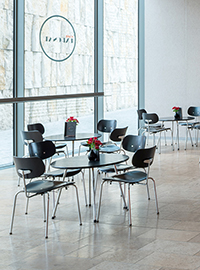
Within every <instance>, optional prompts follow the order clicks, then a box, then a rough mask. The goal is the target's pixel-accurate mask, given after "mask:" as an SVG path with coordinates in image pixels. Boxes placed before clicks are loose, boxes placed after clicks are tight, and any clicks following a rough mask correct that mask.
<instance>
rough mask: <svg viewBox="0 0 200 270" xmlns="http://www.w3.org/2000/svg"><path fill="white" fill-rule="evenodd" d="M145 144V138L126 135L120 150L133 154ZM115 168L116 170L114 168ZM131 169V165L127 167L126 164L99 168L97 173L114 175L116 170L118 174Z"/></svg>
mask: <svg viewBox="0 0 200 270" xmlns="http://www.w3.org/2000/svg"><path fill="white" fill-rule="evenodd" d="M145 142H146V137H145V136H140V135H127V136H126V137H124V139H123V141H122V149H123V150H124V151H127V152H130V153H134V152H136V151H137V150H138V149H143V148H145ZM115 167H116V168H115ZM132 168H133V165H132V164H131V165H128V164H127V163H126V164H117V165H116V166H106V167H101V168H99V171H100V172H102V173H105V174H108V173H115V172H116V169H117V171H118V172H121V171H123V172H125V171H127V170H130V169H132Z"/></svg>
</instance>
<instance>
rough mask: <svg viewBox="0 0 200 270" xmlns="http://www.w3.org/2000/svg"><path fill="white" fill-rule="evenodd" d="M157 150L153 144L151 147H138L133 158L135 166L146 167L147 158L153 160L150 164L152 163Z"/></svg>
mask: <svg viewBox="0 0 200 270" xmlns="http://www.w3.org/2000/svg"><path fill="white" fill-rule="evenodd" d="M155 151H156V146H153V147H151V148H145V149H138V150H137V151H136V152H135V154H134V155H133V158H132V164H133V166H135V167H137V168H146V167H148V163H146V162H145V161H146V160H151V163H150V165H152V163H153V159H154V155H155Z"/></svg>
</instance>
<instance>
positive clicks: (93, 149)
mask: <svg viewBox="0 0 200 270" xmlns="http://www.w3.org/2000/svg"><path fill="white" fill-rule="evenodd" d="M87 144H88V145H89V147H90V152H89V154H88V159H89V160H90V161H98V160H99V147H100V146H101V145H102V142H101V141H100V140H98V139H97V137H94V138H90V139H88V140H87Z"/></svg>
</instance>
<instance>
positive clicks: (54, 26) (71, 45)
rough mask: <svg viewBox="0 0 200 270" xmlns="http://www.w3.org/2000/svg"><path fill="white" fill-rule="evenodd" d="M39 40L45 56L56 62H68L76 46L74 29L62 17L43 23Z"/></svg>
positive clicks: (52, 18) (58, 16)
mask: <svg viewBox="0 0 200 270" xmlns="http://www.w3.org/2000/svg"><path fill="white" fill-rule="evenodd" d="M39 38H40V46H41V48H42V50H43V52H44V54H45V55H46V56H47V57H48V58H50V59H51V60H52V61H56V62H62V61H65V60H67V59H68V58H69V57H70V56H71V55H72V53H73V52H74V49H75V46H76V33H75V30H74V27H73V26H72V24H71V23H70V22H69V21H68V20H67V19H66V18H65V17H63V16H60V15H53V16H51V17H49V18H47V19H46V20H45V21H44V22H43V24H42V26H41V28H40V36H39Z"/></svg>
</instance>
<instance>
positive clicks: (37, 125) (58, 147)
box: [27, 123, 69, 156]
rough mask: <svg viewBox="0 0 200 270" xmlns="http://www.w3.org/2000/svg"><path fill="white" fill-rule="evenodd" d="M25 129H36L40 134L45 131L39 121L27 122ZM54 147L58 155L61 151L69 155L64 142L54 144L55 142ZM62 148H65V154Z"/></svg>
mask: <svg viewBox="0 0 200 270" xmlns="http://www.w3.org/2000/svg"><path fill="white" fill-rule="evenodd" d="M27 129H28V131H32V130H38V131H39V132H40V133H41V134H42V136H43V134H44V133H45V127H44V125H43V124H41V123H34V124H28V125H27ZM55 147H56V153H57V154H58V155H59V154H60V153H63V154H64V155H65V156H69V152H68V147H67V144H66V143H62V144H56V143H55ZM63 148H66V151H67V154H66V152H65V151H64V149H63Z"/></svg>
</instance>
